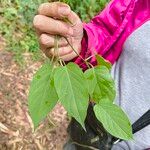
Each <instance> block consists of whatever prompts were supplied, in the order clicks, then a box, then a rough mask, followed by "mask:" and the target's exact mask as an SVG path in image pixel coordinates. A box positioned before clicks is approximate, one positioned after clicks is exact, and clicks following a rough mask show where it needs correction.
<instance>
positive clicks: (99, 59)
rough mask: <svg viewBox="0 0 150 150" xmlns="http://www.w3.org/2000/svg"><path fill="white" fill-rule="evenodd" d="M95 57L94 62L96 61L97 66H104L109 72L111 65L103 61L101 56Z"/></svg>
mask: <svg viewBox="0 0 150 150" xmlns="http://www.w3.org/2000/svg"><path fill="white" fill-rule="evenodd" d="M95 57H96V60H97V63H98V65H100V66H105V67H107V68H108V69H109V70H111V68H112V65H111V63H110V62H109V61H107V60H105V59H104V58H103V57H102V56H100V55H96V56H95Z"/></svg>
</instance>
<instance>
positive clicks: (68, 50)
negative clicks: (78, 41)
mask: <svg viewBox="0 0 150 150" xmlns="http://www.w3.org/2000/svg"><path fill="white" fill-rule="evenodd" d="M72 51H73V50H72V49H71V47H70V46H65V47H60V48H59V49H58V51H57V52H56V50H55V48H51V49H47V51H46V55H47V56H48V57H50V56H53V55H54V56H59V57H62V56H64V55H68V54H70V53H72Z"/></svg>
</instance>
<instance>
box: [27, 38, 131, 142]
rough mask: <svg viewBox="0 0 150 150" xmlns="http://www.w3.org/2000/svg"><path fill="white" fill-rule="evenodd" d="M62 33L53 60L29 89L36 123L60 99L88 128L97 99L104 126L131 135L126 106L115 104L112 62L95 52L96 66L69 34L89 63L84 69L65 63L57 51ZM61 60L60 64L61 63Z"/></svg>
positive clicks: (114, 132) (120, 134) (115, 133)
mask: <svg viewBox="0 0 150 150" xmlns="http://www.w3.org/2000/svg"><path fill="white" fill-rule="evenodd" d="M58 40H59V36H58V35H57V36H56V37H55V48H54V50H55V53H56V54H57V57H56V58H54V56H53V57H52V59H51V61H50V63H45V64H43V66H42V67H41V68H40V69H39V70H38V71H37V72H36V74H35V75H34V77H33V80H32V82H31V87H30V91H29V111H30V115H31V118H32V120H33V123H34V127H35V128H36V127H38V125H39V123H40V122H41V121H42V120H43V119H44V118H45V117H46V116H47V114H48V113H49V112H50V111H52V109H53V108H54V107H55V105H56V104H57V102H60V103H61V104H62V105H63V106H64V108H65V109H66V111H67V112H68V114H69V115H70V116H71V117H73V118H75V119H76V120H77V121H78V122H79V123H80V125H81V126H82V127H83V128H84V130H85V131H86V128H85V124H84V121H85V118H86V116H87V109H88V105H89V102H90V101H92V102H94V103H95V106H94V113H95V116H96V118H97V119H98V120H99V121H100V122H101V123H102V124H103V127H104V128H105V129H106V130H107V131H108V132H109V133H110V134H111V135H113V136H115V137H118V138H121V139H125V140H129V139H132V127H131V123H130V121H129V119H128V117H127V116H126V114H125V113H124V112H123V110H122V109H121V108H120V107H119V106H117V105H115V104H114V99H115V96H116V89H115V83H114V80H113V78H112V77H111V74H110V70H111V64H110V63H109V62H108V61H106V60H105V59H104V58H103V57H101V56H100V55H98V54H96V55H95V56H94V57H95V58H96V61H97V65H96V66H95V67H93V65H92V64H90V63H89V61H88V58H87V59H83V58H82V57H81V56H80V55H79V54H78V53H77V51H76V50H75V49H74V47H73V46H72V45H71V43H70V42H69V41H68V39H67V38H66V40H67V42H68V44H69V45H70V47H71V48H72V50H73V51H74V52H75V53H76V54H77V55H78V57H80V58H81V59H82V60H83V62H84V63H85V64H86V65H87V68H88V69H87V70H86V71H85V72H83V70H82V69H81V68H80V67H79V66H78V65H77V64H75V63H73V62H70V63H68V64H66V63H65V62H64V61H63V60H61V58H60V57H59V55H58V50H59V47H58ZM58 64H59V65H58Z"/></svg>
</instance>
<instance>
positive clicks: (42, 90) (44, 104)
mask: <svg viewBox="0 0 150 150" xmlns="http://www.w3.org/2000/svg"><path fill="white" fill-rule="evenodd" d="M57 100H58V96H57V93H56V90H55V87H54V79H53V78H52V66H50V64H48V63H46V64H44V65H43V66H42V67H41V68H40V69H39V70H38V71H37V72H36V74H35V75H34V77H33V80H32V82H31V86H30V91H29V112H30V115H31V118H32V120H33V123H34V127H35V128H36V127H37V126H38V124H39V123H40V121H42V120H43V119H44V118H45V117H46V115H47V114H48V113H49V112H50V111H51V110H52V109H53V107H54V106H55V105H56V103H57Z"/></svg>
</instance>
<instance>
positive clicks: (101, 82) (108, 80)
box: [84, 66, 116, 102]
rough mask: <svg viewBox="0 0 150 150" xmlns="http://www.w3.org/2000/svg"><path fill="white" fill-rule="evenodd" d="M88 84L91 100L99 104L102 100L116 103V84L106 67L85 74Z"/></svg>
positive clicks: (96, 68) (89, 70)
mask: <svg viewBox="0 0 150 150" xmlns="http://www.w3.org/2000/svg"><path fill="white" fill-rule="evenodd" d="M84 75H85V77H86V79H87V82H88V89H89V90H88V91H89V94H90V95H91V99H92V100H94V101H95V102H99V100H101V99H104V98H105V99H108V100H110V101H112V102H113V101H114V99H115V96H116V89H115V83H114V80H113V78H112V77H111V75H110V72H109V70H108V69H107V68H106V67H105V66H97V67H95V68H91V69H88V70H87V71H86V72H85V73H84Z"/></svg>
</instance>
